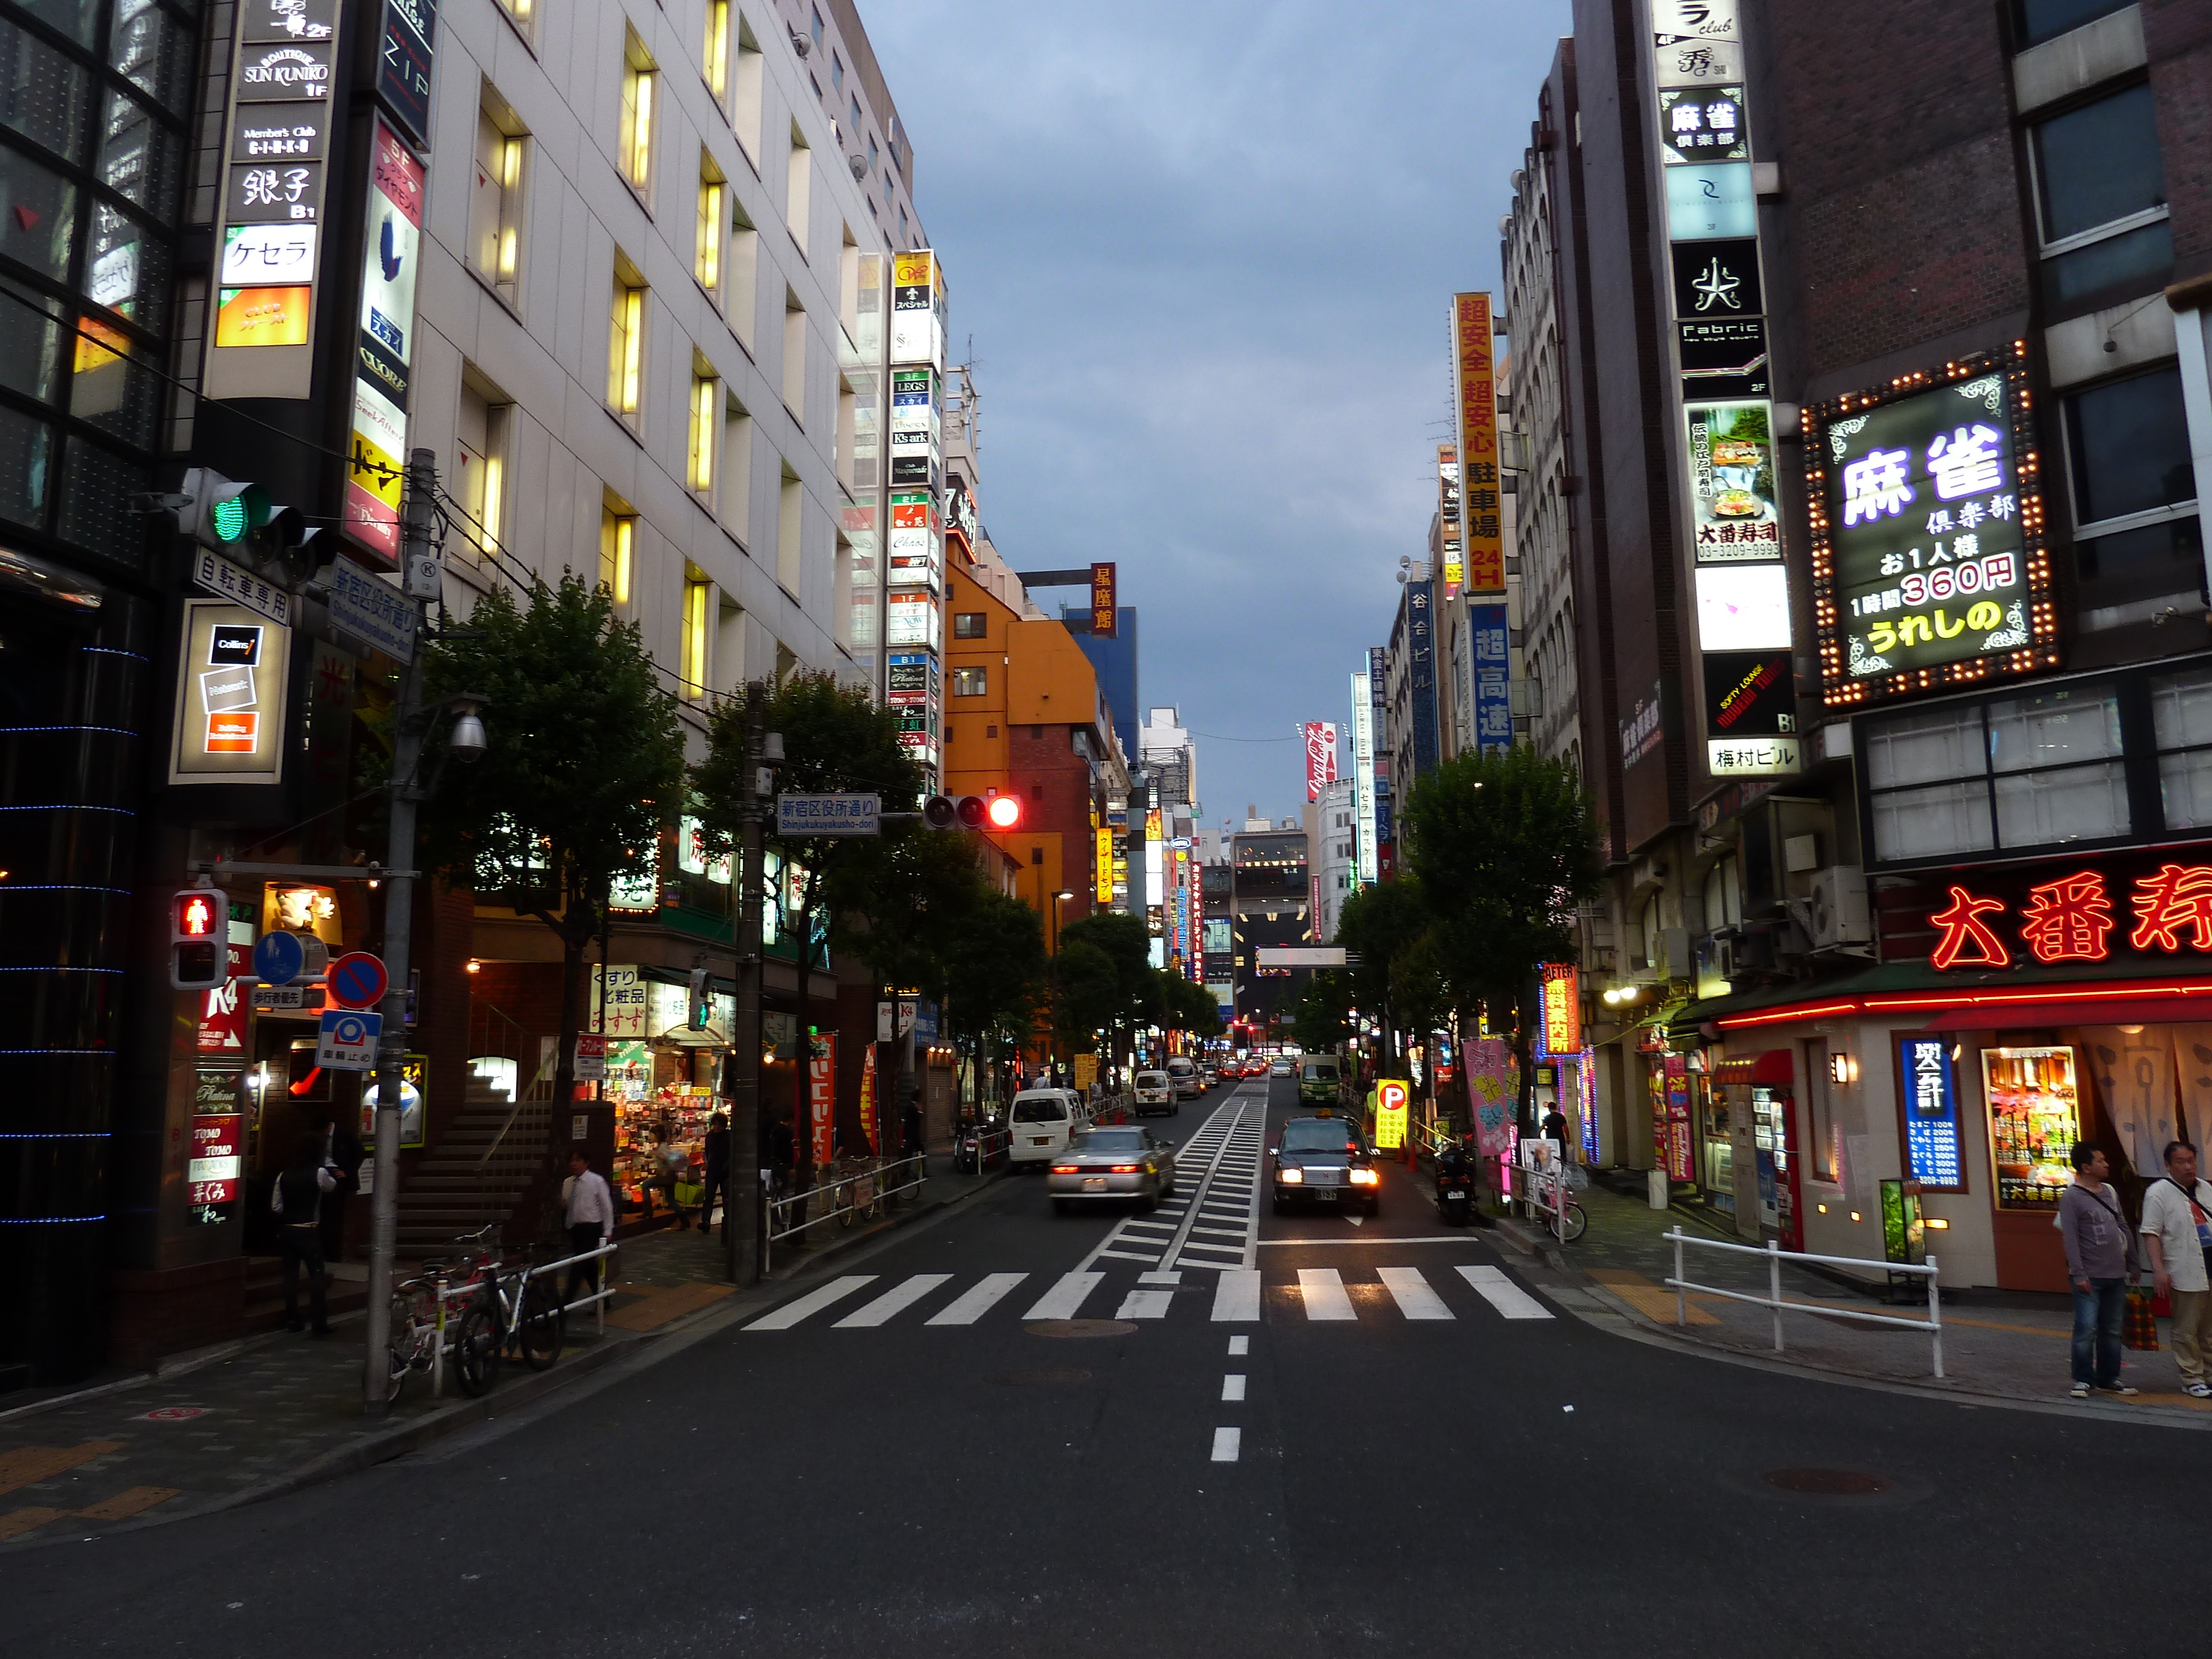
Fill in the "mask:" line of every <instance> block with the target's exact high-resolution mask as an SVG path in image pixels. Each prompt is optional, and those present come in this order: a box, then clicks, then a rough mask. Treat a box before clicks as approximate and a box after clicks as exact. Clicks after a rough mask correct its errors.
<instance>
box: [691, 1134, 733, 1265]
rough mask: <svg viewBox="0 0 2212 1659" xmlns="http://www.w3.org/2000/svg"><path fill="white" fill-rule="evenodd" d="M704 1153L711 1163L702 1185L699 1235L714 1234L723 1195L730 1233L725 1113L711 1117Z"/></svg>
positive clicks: (724, 1220)
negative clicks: (716, 1202)
mask: <svg viewBox="0 0 2212 1659" xmlns="http://www.w3.org/2000/svg"><path fill="white" fill-rule="evenodd" d="M701 1156H702V1158H704V1159H705V1162H706V1166H707V1167H706V1175H705V1176H704V1178H703V1180H704V1184H703V1185H702V1186H701V1188H699V1235H700V1237H702V1238H706V1237H713V1233H714V1200H715V1198H716V1197H717V1195H719V1196H720V1199H721V1200H722V1207H723V1211H724V1214H723V1217H722V1229H723V1232H724V1234H725V1236H726V1235H727V1233H728V1231H729V1225H730V1222H729V1215H728V1213H727V1212H728V1209H729V1204H730V1120H729V1118H728V1117H727V1116H726V1115H724V1114H722V1113H720V1112H717V1113H715V1114H714V1116H712V1117H710V1118H708V1120H707V1139H706V1144H705V1145H704V1146H702V1148H701Z"/></svg>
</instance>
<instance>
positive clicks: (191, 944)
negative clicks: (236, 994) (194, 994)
mask: <svg viewBox="0 0 2212 1659" xmlns="http://www.w3.org/2000/svg"><path fill="white" fill-rule="evenodd" d="M229 978H230V895H229V894H228V893H226V892H224V891H223V890H222V889H221V888H220V887H187V888H185V890H183V891H181V892H179V893H177V894H175V895H173V896H172V897H171V898H170V900H169V983H170V984H171V985H172V986H173V987H176V988H177V989H178V990H179V991H219V990H221V989H222V987H223V985H224V983H225V981H228V979H229Z"/></svg>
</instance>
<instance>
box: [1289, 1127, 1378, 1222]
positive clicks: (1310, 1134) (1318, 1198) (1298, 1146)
mask: <svg viewBox="0 0 2212 1659" xmlns="http://www.w3.org/2000/svg"><path fill="white" fill-rule="evenodd" d="M1270 1163H1271V1165H1272V1169H1273V1177H1274V1194H1275V1213H1276V1214H1277V1215H1281V1214H1283V1213H1284V1212H1285V1211H1287V1210H1288V1209H1289V1208H1290V1207H1291V1204H1292V1203H1294V1202H1295V1201H1297V1200H1299V1199H1305V1200H1309V1201H1310V1202H1312V1203H1315V1204H1325V1205H1330V1206H1351V1205H1353V1204H1358V1205H1360V1206H1363V1207H1364V1209H1365V1210H1366V1212H1367V1213H1368V1214H1369V1215H1374V1214H1376V1212H1378V1211H1380V1210H1381V1209H1382V1207H1383V1192H1382V1187H1383V1172H1382V1171H1381V1170H1378V1169H1376V1166H1375V1155H1374V1154H1373V1153H1372V1152H1370V1151H1369V1150H1368V1147H1367V1143H1366V1141H1365V1140H1364V1139H1362V1138H1361V1135H1360V1133H1359V1126H1358V1124H1356V1123H1354V1122H1352V1120H1351V1119H1349V1118H1343V1117H1335V1116H1330V1117H1294V1118H1291V1119H1290V1120H1289V1121H1286V1122H1285V1124H1284V1125H1283V1131H1282V1133H1281V1135H1280V1136H1279V1137H1278V1138H1277V1139H1276V1141H1275V1146H1274V1152H1273V1154H1272V1157H1271V1158H1270Z"/></svg>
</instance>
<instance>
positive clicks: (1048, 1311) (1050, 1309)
mask: <svg viewBox="0 0 2212 1659" xmlns="http://www.w3.org/2000/svg"><path fill="white" fill-rule="evenodd" d="M1105 1281H1106V1275H1105V1274H1104V1273H1085V1272H1083V1271H1082V1270H1081V1269H1080V1268H1078V1269H1077V1270H1076V1271H1075V1272H1073V1273H1062V1274H1061V1275H1060V1282H1059V1283H1058V1284H1056V1285H1054V1286H1053V1287H1052V1288H1051V1289H1050V1290H1048V1291H1046V1292H1045V1293H1044V1295H1043V1296H1042V1297H1039V1298H1038V1299H1037V1302H1036V1305H1035V1306H1034V1307H1032V1308H1031V1309H1030V1310H1029V1311H1028V1312H1027V1313H1025V1314H1024V1315H1023V1316H1022V1317H1023V1318H1024V1319H1073V1318H1074V1317H1075V1316H1076V1315H1077V1314H1078V1313H1079V1312H1081V1311H1082V1309H1083V1303H1084V1298H1085V1297H1088V1296H1089V1295H1090V1294H1091V1291H1095V1290H1097V1288H1098V1287H1099V1285H1103V1284H1104V1283H1105Z"/></svg>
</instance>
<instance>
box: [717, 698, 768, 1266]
mask: <svg viewBox="0 0 2212 1659" xmlns="http://www.w3.org/2000/svg"><path fill="white" fill-rule="evenodd" d="M767 730H768V691H767V689H766V688H765V687H764V686H763V685H762V684H760V683H759V682H758V681H755V682H753V683H752V684H750V685H748V686H746V687H745V757H744V765H742V766H740V767H739V768H738V951H737V957H738V959H737V970H738V999H737V1000H738V1006H737V1014H736V1018H735V1021H734V1024H735V1027H736V1029H735V1030H732V1032H731V1033H730V1036H731V1040H732V1042H735V1043H736V1044H737V1054H736V1060H737V1064H736V1065H735V1066H734V1067H733V1068H732V1073H731V1085H732V1087H731V1094H730V1192H729V1195H728V1197H727V1198H726V1200H724V1201H725V1202H726V1204H727V1205H728V1206H729V1218H728V1220H727V1222H726V1225H724V1227H723V1229H722V1237H723V1248H724V1250H725V1253H726V1257H727V1261H728V1266H729V1274H730V1282H731V1283H732V1284H733V1285H757V1284H758V1283H759V1282H760V1260H761V1255H760V1249H761V1234H762V1231H763V1225H762V1223H763V1214H762V1206H761V1181H760V1174H761V1171H760V1127H761V970H762V966H763V963H762V959H761V883H762V880H763V875H762V870H761V819H762V817H763V801H762V799H761V794H760V787H759V784H760V765H761V759H762V756H761V750H762V749H763V747H764V746H765V744H764V738H765V736H766V733H767Z"/></svg>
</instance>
